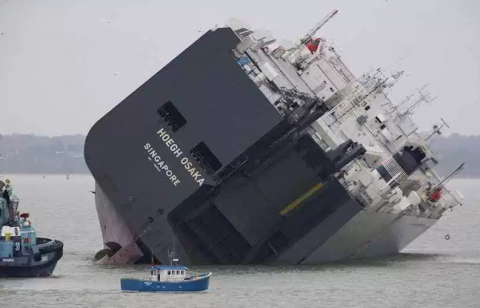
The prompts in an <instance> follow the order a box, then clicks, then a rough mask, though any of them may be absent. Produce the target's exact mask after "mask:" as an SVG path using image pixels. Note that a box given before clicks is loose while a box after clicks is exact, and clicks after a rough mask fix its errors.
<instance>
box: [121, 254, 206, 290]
mask: <svg viewBox="0 0 480 308" xmlns="http://www.w3.org/2000/svg"><path fill="white" fill-rule="evenodd" d="M169 257H170V265H169V266H168V265H166V266H155V262H154V258H153V255H152V263H151V266H150V268H149V270H150V279H134V278H122V279H121V280H120V288H121V290H122V291H124V292H193V291H206V290H208V287H209V284H210V276H212V272H209V273H203V274H189V273H187V270H188V268H187V267H185V266H180V265H177V262H178V259H177V258H175V257H174V253H169Z"/></svg>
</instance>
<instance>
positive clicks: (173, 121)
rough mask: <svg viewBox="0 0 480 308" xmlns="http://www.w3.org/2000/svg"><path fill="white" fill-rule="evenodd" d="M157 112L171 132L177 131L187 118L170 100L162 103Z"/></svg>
mask: <svg viewBox="0 0 480 308" xmlns="http://www.w3.org/2000/svg"><path fill="white" fill-rule="evenodd" d="M157 113H158V114H159V115H160V117H161V118H162V119H163V120H164V121H165V122H166V123H167V125H168V126H170V128H171V129H172V131H173V132H176V131H178V130H179V129H180V128H182V127H183V126H184V125H185V124H186V123H187V120H186V119H185V118H184V117H183V115H182V114H181V113H180V111H179V110H178V109H177V107H175V105H173V103H172V102H171V101H168V102H166V103H165V104H163V106H162V107H160V108H159V109H158V110H157Z"/></svg>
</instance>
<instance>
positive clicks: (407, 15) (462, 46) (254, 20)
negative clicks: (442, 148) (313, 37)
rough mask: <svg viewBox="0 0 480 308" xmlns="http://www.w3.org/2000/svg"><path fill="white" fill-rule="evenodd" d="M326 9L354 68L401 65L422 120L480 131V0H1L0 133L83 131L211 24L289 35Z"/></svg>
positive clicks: (401, 91) (400, 92) (400, 89)
mask: <svg viewBox="0 0 480 308" xmlns="http://www.w3.org/2000/svg"><path fill="white" fill-rule="evenodd" d="M333 9H339V13H338V14H337V16H335V17H334V19H332V20H331V21H330V22H329V23H328V24H327V25H326V26H325V27H324V28H322V29H321V30H320V31H319V33H318V35H319V36H323V37H326V38H327V39H330V40H333V41H334V44H335V46H336V48H337V49H338V50H340V51H341V54H342V55H343V58H344V61H345V62H346V63H347V65H349V66H350V67H351V69H352V71H353V72H354V73H355V74H356V75H357V76H358V75H360V74H362V73H364V72H366V71H368V70H371V69H376V68H378V67H381V68H383V69H389V68H391V69H400V70H405V71H406V72H407V76H406V77H404V78H403V79H402V80H401V81H400V82H399V83H398V84H397V85H396V87H395V89H394V91H393V92H392V97H393V99H394V100H395V101H398V102H400V101H402V100H403V99H404V97H405V96H406V95H408V94H410V93H411V92H412V91H414V90H415V88H420V87H422V86H423V85H424V84H427V83H428V84H429V91H430V93H431V96H432V97H435V96H437V97H438V99H437V100H436V101H434V102H433V103H431V104H425V105H423V106H421V107H420V108H418V111H417V113H416V115H415V119H416V120H417V121H418V122H419V124H420V127H421V128H422V129H424V130H427V129H429V127H430V125H431V124H432V123H434V122H436V120H438V119H439V118H440V117H442V118H444V119H445V120H446V121H447V122H448V124H449V125H450V131H449V132H459V133H462V134H480V116H479V111H480V106H478V105H479V104H480V64H479V60H478V58H479V55H480V20H479V16H480V1H479V0H449V1H447V0H361V1H360V0H322V1H318V0H311V1H309V0H296V1H283V2H282V1H278V0H276V1H273V0H243V1H240V2H239V1H235V2H234V1H225V0H222V1H216V0H204V1H198V0H196V1H194V0H184V1H171V0H135V1H133V0H130V1H126V0H83V1H73V0H43V1H35V0H30V1H27V0H0V32H1V33H2V34H1V35H0V107H1V108H0V133H13V132H18V133H35V134H39V135H60V134H73V133H81V134H86V133H87V132H88V130H89V128H90V127H91V126H92V125H93V124H94V123H95V121H96V120H98V119H99V118H100V117H102V116H103V115H104V114H105V113H106V112H108V111H109V110H110V109H111V108H113V107H114V106H115V105H116V104H118V103H119V102H120V101H122V99H123V98H125V97H126V96H127V95H129V94H130V93H131V92H132V91H134V90H135V89H136V88H137V87H138V86H140V85H141V84H142V83H143V82H144V81H146V80H147V79H148V78H149V77H150V76H152V75H153V74H154V73H155V72H156V71H158V70H159V69H160V68H161V67H163V66H164V65H165V64H166V63H168V62H169V61H170V60H171V59H172V58H173V57H175V56H176V55H177V54H178V53H180V52H181V51H182V50H183V49H185V48H186V47H187V46H188V45H189V44H191V43H192V42H193V41H194V40H195V39H196V38H198V37H199V36H200V35H201V34H202V32H204V31H206V30H208V29H210V28H212V27H213V26H215V24H217V23H220V24H221V23H222V22H224V21H226V20H227V19H228V18H230V17H236V18H239V19H241V20H244V21H245V22H247V23H248V24H250V25H251V26H252V27H253V28H254V29H266V30H270V31H271V32H273V34H274V35H275V36H276V37H277V38H278V39H290V40H294V39H296V38H298V37H300V36H302V35H303V34H304V33H305V32H306V31H308V30H309V29H310V28H311V27H312V26H313V25H314V24H315V23H316V22H318V21H319V20H320V19H322V18H323V17H324V16H325V15H326V14H328V13H329V12H330V11H331V10H333ZM402 58H403V60H401V59H402Z"/></svg>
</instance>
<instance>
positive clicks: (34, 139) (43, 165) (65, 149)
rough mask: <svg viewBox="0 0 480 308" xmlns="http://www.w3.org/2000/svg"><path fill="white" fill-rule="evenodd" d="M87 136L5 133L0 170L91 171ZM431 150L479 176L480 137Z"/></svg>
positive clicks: (448, 141) (450, 140)
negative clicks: (85, 154)
mask: <svg viewBox="0 0 480 308" xmlns="http://www.w3.org/2000/svg"><path fill="white" fill-rule="evenodd" d="M84 143H85V136H82V135H69V136H58V137H44V136H35V135H21V134H13V135H3V136H1V139H0V154H1V156H2V158H3V159H1V160H0V173H1V172H4V173H41V174H49V173H50V174H51V173H63V174H66V173H89V170H88V168H87V165H86V164H85V160H84V158H83V146H84ZM432 149H433V150H435V151H438V152H441V153H443V154H445V155H446V157H445V159H444V160H442V161H441V163H440V165H439V166H438V167H437V171H438V172H439V173H440V174H442V175H446V174H448V173H450V172H451V171H453V170H454V169H455V168H457V167H458V166H459V165H460V164H461V163H463V162H464V163H466V168H465V170H463V171H462V172H461V173H460V175H459V177H469V178H472V177H480V162H478V161H477V158H478V157H480V136H461V135H458V134H452V135H450V136H449V137H447V138H445V137H436V138H435V139H434V140H433V141H432Z"/></svg>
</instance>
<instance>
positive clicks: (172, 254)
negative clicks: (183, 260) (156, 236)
mask: <svg viewBox="0 0 480 308" xmlns="http://www.w3.org/2000/svg"><path fill="white" fill-rule="evenodd" d="M168 258H169V259H170V265H174V263H175V265H176V263H177V262H178V259H177V258H176V257H175V238H173V239H172V251H170V245H168Z"/></svg>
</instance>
